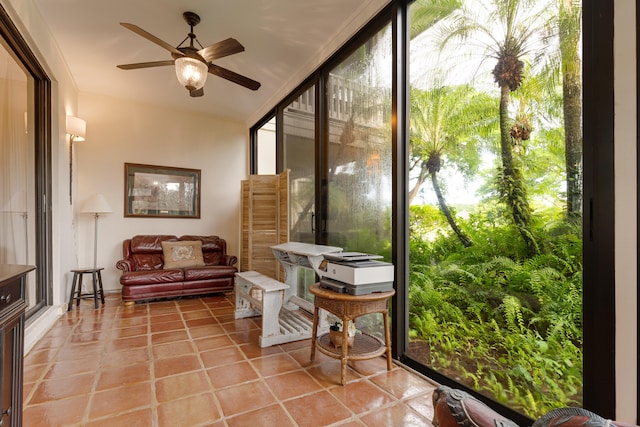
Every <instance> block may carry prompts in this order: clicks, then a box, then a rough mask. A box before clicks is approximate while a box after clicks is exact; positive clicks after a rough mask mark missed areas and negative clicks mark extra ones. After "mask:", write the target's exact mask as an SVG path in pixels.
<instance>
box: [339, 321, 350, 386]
mask: <svg viewBox="0 0 640 427" xmlns="http://www.w3.org/2000/svg"><path fill="white" fill-rule="evenodd" d="M348 326H349V319H346V318H344V319H342V349H341V350H342V357H341V358H340V383H341V384H342V385H345V384H346V383H347V359H348V358H349V327H348Z"/></svg>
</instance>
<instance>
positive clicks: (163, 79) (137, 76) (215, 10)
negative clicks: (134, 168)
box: [34, 0, 389, 125]
mask: <svg viewBox="0 0 640 427" xmlns="http://www.w3.org/2000/svg"><path fill="white" fill-rule="evenodd" d="M34 1H35V3H36V4H37V5H38V7H39V8H40V10H41V12H42V16H43V17H44V19H45V21H46V22H47V23H48V24H49V27H50V29H51V32H52V33H53V37H54V38H55V39H56V41H57V44H58V46H59V48H60V51H61V53H62V55H63V56H64V58H65V61H66V62H67V64H68V66H69V70H70V72H71V74H72V75H73V78H74V79H75V82H76V84H77V87H78V90H79V91H81V92H90V93H99V94H108V95H111V96H115V97H119V98H126V99H133V100H136V101H141V100H143V101H144V102H149V103H152V104H158V105H163V106H170V107H175V108H179V109H185V110H190V111H197V112H203V113H208V114H213V115H217V116H223V117H228V118H232V119H236V120H239V121H243V122H245V123H247V124H249V125H250V124H253V123H254V122H255V121H257V120H258V119H259V118H260V117H262V116H263V115H264V114H266V113H267V112H268V111H269V109H270V108H272V107H273V106H274V105H275V104H276V102H278V101H279V100H280V99H282V97H283V96H285V95H286V94H287V93H289V92H290V91H291V90H292V89H293V88H295V87H296V86H297V85H298V84H300V83H301V81H302V80H303V79H304V78H305V77H307V76H308V75H310V73H311V72H312V71H313V70H315V69H316V68H317V67H318V65H319V64H321V63H322V62H323V61H324V60H325V59H326V58H328V57H329V56H330V54H331V53H333V52H334V51H335V50H336V49H337V48H339V47H340V46H341V45H342V44H343V43H344V41H346V40H347V39H348V38H349V37H351V36H352V35H353V34H354V33H355V32H356V31H357V30H358V29H359V28H361V27H362V26H363V25H364V24H365V23H366V22H367V21H368V20H369V19H370V18H371V17H372V16H374V15H375V14H376V13H377V12H378V11H379V10H381V9H382V8H383V7H384V5H386V4H387V3H388V2H389V0H146V1H143V0H34ZM185 11H192V12H195V13H197V14H198V15H199V16H200V18H201V22H200V24H198V25H197V26H196V27H195V28H194V33H195V34H196V36H197V38H198V40H199V41H200V43H201V44H202V45H203V46H205V47H206V46H209V45H211V44H213V43H216V42H218V41H221V40H224V39H226V38H228V37H233V38H235V39H237V40H238V41H239V42H240V43H241V44H242V45H244V47H245V51H244V52H241V53H238V54H235V55H232V56H228V57H225V58H221V59H218V60H216V61H213V62H214V63H215V64H217V65H219V66H221V67H225V68H228V69H230V70H232V71H235V72H237V73H239V74H242V75H245V76H247V77H249V78H251V79H253V80H257V81H259V82H260V83H262V86H261V87H260V89H258V90H257V91H252V90H249V89H246V88H244V87H242V86H239V85H236V84H234V83H231V82H229V81H227V80H224V79H222V78H220V77H217V76H214V75H211V74H210V75H209V77H208V79H207V83H206V85H205V87H204V92H205V94H204V96H203V97H201V98H191V97H190V96H189V93H188V92H187V90H186V89H184V88H183V87H182V86H180V84H179V83H178V81H177V79H176V77H175V72H174V70H173V67H171V66H169V67H157V68H147V69H137V70H121V69H118V68H116V65H118V64H127V63H135V62H147V61H160V60H167V59H171V56H170V53H169V52H168V51H166V50H165V49H163V48H161V47H159V46H157V45H156V44H154V43H152V42H150V41H148V40H146V39H144V38H143V37H141V36H139V35H137V34H135V33H133V32H132V31H130V30H128V29H126V28H124V27H122V26H121V25H120V23H121V22H129V23H132V24H135V25H137V26H139V27H140V28H142V29H144V30H145V31H147V32H149V33H151V34H153V35H154V36H156V37H158V38H160V39H162V40H164V41H166V42H167V43H169V44H170V45H172V46H177V45H178V44H180V43H181V42H182V40H183V39H184V38H185V37H186V36H187V33H188V32H189V26H188V25H187V24H186V22H185V21H184V19H183V17H182V13H183V12H185Z"/></svg>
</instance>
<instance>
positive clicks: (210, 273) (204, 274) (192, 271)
mask: <svg viewBox="0 0 640 427" xmlns="http://www.w3.org/2000/svg"><path fill="white" fill-rule="evenodd" d="M237 271H238V269H236V268H235V267H229V266H225V265H212V266H209V265H207V266H204V267H193V268H185V269H184V280H185V281H187V282H189V281H193V280H208V279H220V278H224V277H231V278H234V277H235V274H236V272H237Z"/></svg>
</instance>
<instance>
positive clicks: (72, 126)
mask: <svg viewBox="0 0 640 427" xmlns="http://www.w3.org/2000/svg"><path fill="white" fill-rule="evenodd" d="M67 133H68V134H69V135H71V137H72V138H73V140H74V141H84V138H85V136H86V133H87V122H85V121H84V120H82V119H81V118H79V117H73V116H67Z"/></svg>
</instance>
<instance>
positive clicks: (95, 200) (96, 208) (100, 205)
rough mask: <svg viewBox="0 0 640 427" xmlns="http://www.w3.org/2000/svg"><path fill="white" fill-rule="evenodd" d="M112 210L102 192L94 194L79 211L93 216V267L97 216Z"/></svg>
mask: <svg viewBox="0 0 640 427" xmlns="http://www.w3.org/2000/svg"><path fill="white" fill-rule="evenodd" d="M111 212H113V211H112V210H111V206H109V203H107V200H106V199H105V198H104V196H103V195H102V194H94V195H93V196H91V198H90V199H89V200H87V201H86V202H85V204H84V205H83V206H82V210H81V211H80V213H83V214H92V215H93V216H94V218H95V220H94V222H95V225H94V236H93V268H97V266H98V218H99V217H100V215H102V214H107V213H111Z"/></svg>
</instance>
